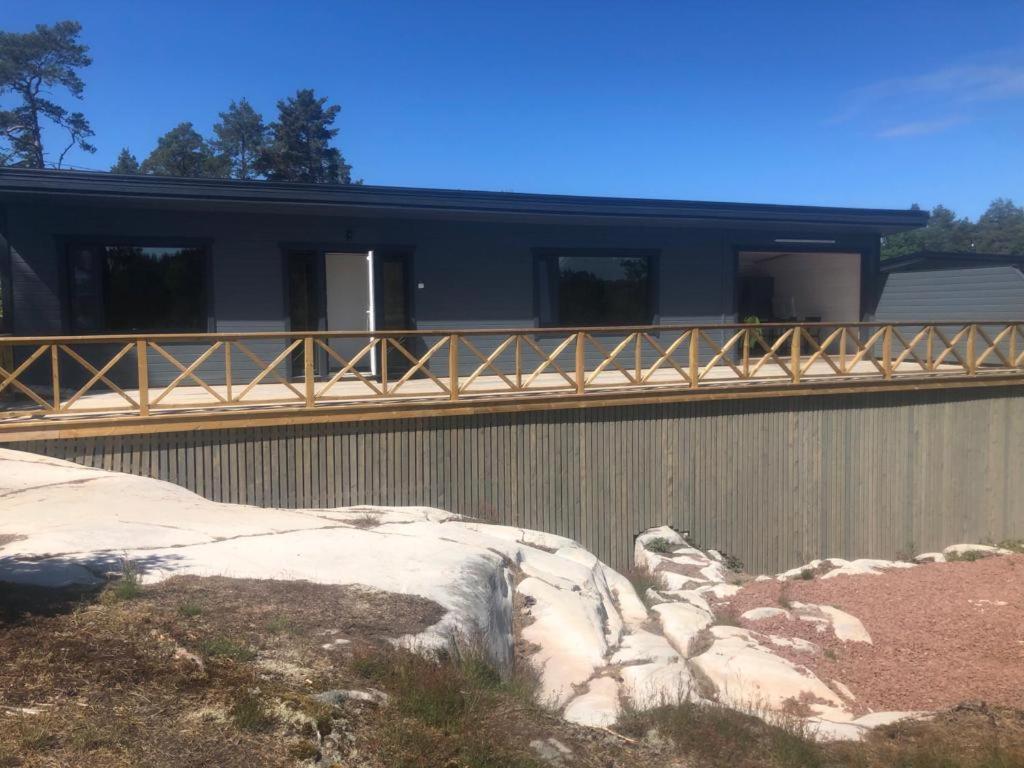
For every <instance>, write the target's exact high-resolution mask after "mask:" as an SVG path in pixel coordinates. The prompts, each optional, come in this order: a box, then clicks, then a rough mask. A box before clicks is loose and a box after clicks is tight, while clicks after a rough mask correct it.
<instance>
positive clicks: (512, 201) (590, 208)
mask: <svg viewBox="0 0 1024 768" xmlns="http://www.w3.org/2000/svg"><path fill="white" fill-rule="evenodd" d="M0 192H13V193H18V192H24V193H35V194H51V195H68V196H102V197H135V198H147V199H173V200H179V201H195V202H203V201H211V202H212V201H221V202H233V203H277V204H281V205H343V206H348V207H354V208H378V209H379V208H393V209H401V210H423V211H431V210H433V211H445V210H447V211H465V212H480V213H525V214H551V215H559V216H564V215H577V216H608V217H630V218H660V219H666V218H667V219H698V218H699V219H722V220H739V221H766V222H802V223H834V224H858V225H862V226H863V225H871V224H874V225H878V226H885V227H893V226H897V227H907V228H912V227H919V226H923V225H924V224H925V223H926V222H927V220H928V213H927V212H926V211H918V210H914V209H907V210H894V209H876V208H842V207H827V206H807V205H779V204H770V203H729V202H704V201H687V200H664V199H654V198H617V197H585V196H573V195H550V194H534V193H523V192H485V191H475V190H455V189H424V188H415V187H385V186H379V187H378V186H369V185H326V184H295V183H281V182H267V181H239V180H234V179H186V178H175V177H166V176H125V175H118V174H110V173H100V172H82V171H56V170H38V169H32V170H29V169H12V168H6V169H0Z"/></svg>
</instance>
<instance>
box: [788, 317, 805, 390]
mask: <svg viewBox="0 0 1024 768" xmlns="http://www.w3.org/2000/svg"><path fill="white" fill-rule="evenodd" d="M801 335H802V334H801V332H800V326H799V325H794V326H793V335H792V336H790V337H789V376H790V379H791V380H792V382H793V383H794V384H799V383H800V341H801V338H800V337H801Z"/></svg>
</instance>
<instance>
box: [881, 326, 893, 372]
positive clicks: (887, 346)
mask: <svg viewBox="0 0 1024 768" xmlns="http://www.w3.org/2000/svg"><path fill="white" fill-rule="evenodd" d="M882 378H884V379H891V378H892V326H891V325H887V326H885V328H884V329H883V330H882Z"/></svg>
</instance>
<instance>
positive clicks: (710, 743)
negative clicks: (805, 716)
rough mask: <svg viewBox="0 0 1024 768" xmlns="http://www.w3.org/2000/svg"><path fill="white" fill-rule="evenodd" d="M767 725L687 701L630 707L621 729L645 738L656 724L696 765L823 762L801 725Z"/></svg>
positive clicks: (794, 766)
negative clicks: (639, 709)
mask: <svg viewBox="0 0 1024 768" xmlns="http://www.w3.org/2000/svg"><path fill="white" fill-rule="evenodd" d="M787 725H788V724H780V725H769V724H766V723H764V722H762V721H761V720H759V719H757V718H756V717H754V716H752V715H747V714H744V713H742V712H737V711H735V710H732V709H729V708H727V707H721V706H717V705H704V704H694V703H692V702H683V703H682V704H678V705H675V706H665V707H659V708H657V709H653V710H650V711H647V712H637V711H627V712H626V713H625V714H624V716H623V718H622V719H621V720H620V722H619V729H620V730H622V731H623V732H625V733H626V734H628V735H630V736H632V737H634V738H642V737H643V736H644V735H645V734H646V733H647V732H648V731H650V730H651V729H654V730H656V731H657V733H658V734H659V735H661V736H663V737H665V738H668V739H669V740H670V741H671V742H672V743H673V745H674V746H675V747H676V749H677V751H678V753H680V754H685V755H687V756H688V757H693V758H697V759H696V760H695V761H694V764H695V765H702V766H711V767H713V768H735V766H749V765H752V762H751V761H750V759H749V758H750V757H751V756H752V755H757V756H758V757H759V760H758V762H757V763H756V764H757V765H759V766H761V765H763V766H778V768H782V767H783V766H785V767H786V768H814V767H815V766H822V765H825V754H824V752H823V751H822V749H821V748H820V747H819V746H818V745H817V744H815V743H814V742H813V741H811V740H809V739H806V738H805V737H804V735H803V734H802V733H800V731H799V729H797V728H793V727H787Z"/></svg>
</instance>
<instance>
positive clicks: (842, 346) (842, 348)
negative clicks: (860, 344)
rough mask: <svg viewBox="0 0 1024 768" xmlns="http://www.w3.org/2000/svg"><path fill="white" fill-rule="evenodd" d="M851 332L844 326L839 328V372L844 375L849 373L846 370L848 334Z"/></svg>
mask: <svg viewBox="0 0 1024 768" xmlns="http://www.w3.org/2000/svg"><path fill="white" fill-rule="evenodd" d="M849 332H850V331H849V329H848V328H847V327H846V326H845V325H843V326H840V328H839V370H840V372H842V373H848V371H847V370H846V334H848V333H849Z"/></svg>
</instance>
